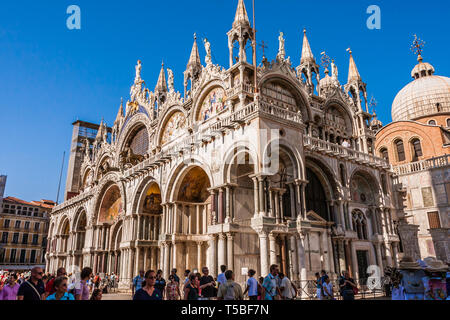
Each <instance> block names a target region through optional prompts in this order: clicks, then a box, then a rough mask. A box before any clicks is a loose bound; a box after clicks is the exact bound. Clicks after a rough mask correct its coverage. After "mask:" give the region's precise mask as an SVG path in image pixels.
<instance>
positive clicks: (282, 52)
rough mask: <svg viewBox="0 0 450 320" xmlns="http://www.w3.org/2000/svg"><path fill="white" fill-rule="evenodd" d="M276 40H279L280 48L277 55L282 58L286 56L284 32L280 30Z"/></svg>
mask: <svg viewBox="0 0 450 320" xmlns="http://www.w3.org/2000/svg"><path fill="white" fill-rule="evenodd" d="M278 41H279V42H280V48H279V49H278V55H277V57H278V58H280V60H284V57H285V56H286V51H285V50H284V33H283V32H280V36H279V37H278Z"/></svg>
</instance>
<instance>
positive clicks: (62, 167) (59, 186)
mask: <svg viewBox="0 0 450 320" xmlns="http://www.w3.org/2000/svg"><path fill="white" fill-rule="evenodd" d="M65 157H66V152H65V151H64V153H63V160H62V165H61V172H60V174H59V183H58V193H57V194H56V204H57V205H58V201H59V190H60V189H61V179H62V174H63V169H64V160H65Z"/></svg>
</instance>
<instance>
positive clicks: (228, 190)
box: [225, 186, 231, 223]
mask: <svg viewBox="0 0 450 320" xmlns="http://www.w3.org/2000/svg"><path fill="white" fill-rule="evenodd" d="M230 222H231V187H230V186H226V187H225V223H230Z"/></svg>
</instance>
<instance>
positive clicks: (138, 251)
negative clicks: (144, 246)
mask: <svg viewBox="0 0 450 320" xmlns="http://www.w3.org/2000/svg"><path fill="white" fill-rule="evenodd" d="M134 266H135V269H134V275H138V274H139V271H140V270H141V269H142V267H141V248H140V247H136V262H135V263H134Z"/></svg>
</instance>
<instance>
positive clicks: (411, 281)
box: [399, 257, 425, 300]
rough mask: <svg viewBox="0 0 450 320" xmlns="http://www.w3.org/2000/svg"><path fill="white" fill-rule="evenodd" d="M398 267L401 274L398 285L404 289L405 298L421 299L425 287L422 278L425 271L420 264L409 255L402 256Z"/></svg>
mask: <svg viewBox="0 0 450 320" xmlns="http://www.w3.org/2000/svg"><path fill="white" fill-rule="evenodd" d="M399 269H400V274H401V276H402V279H401V281H400V285H401V286H402V287H403V289H404V294H405V300H423V299H424V292H425V287H424V283H423V280H422V279H423V278H424V277H425V272H424V271H423V270H422V268H421V267H420V264H419V263H418V262H417V261H414V259H413V258H411V257H404V258H403V259H402V261H400V266H399Z"/></svg>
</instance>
